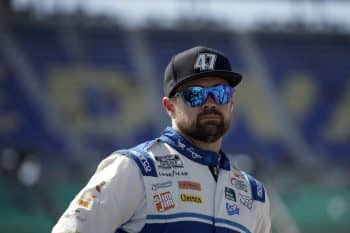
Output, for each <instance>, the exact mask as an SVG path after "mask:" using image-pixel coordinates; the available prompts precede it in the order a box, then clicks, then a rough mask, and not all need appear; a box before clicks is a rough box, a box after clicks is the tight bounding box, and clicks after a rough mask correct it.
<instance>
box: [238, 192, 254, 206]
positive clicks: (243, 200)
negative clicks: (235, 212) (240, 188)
mask: <svg viewBox="0 0 350 233" xmlns="http://www.w3.org/2000/svg"><path fill="white" fill-rule="evenodd" d="M238 198H239V202H240V203H241V204H242V205H244V206H246V207H247V208H248V209H251V208H252V207H253V199H252V198H250V197H248V196H245V195H242V194H239V197H238Z"/></svg>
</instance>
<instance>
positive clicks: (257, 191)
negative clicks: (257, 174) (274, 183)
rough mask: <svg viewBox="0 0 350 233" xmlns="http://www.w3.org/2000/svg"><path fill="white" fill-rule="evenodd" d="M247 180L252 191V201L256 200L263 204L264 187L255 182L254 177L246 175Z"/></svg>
mask: <svg viewBox="0 0 350 233" xmlns="http://www.w3.org/2000/svg"><path fill="white" fill-rule="evenodd" d="M246 175H247V177H248V179H249V183H250V187H251V190H252V197H253V200H257V201H260V202H265V188H264V185H263V184H262V183H261V182H260V181H258V180H256V179H255V178H254V177H252V176H250V175H248V174H246Z"/></svg>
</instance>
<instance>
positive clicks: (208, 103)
mask: <svg viewBox="0 0 350 233" xmlns="http://www.w3.org/2000/svg"><path fill="white" fill-rule="evenodd" d="M203 107H204V108H215V107H216V102H215V100H214V98H213V97H212V96H211V95H210V94H209V95H208V97H207V99H206V100H205V102H204V104H203Z"/></svg>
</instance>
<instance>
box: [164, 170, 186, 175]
mask: <svg viewBox="0 0 350 233" xmlns="http://www.w3.org/2000/svg"><path fill="white" fill-rule="evenodd" d="M158 175H159V176H168V177H173V176H188V172H186V171H175V170H172V171H170V172H162V171H160V172H158Z"/></svg>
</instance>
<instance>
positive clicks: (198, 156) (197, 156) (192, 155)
mask: <svg viewBox="0 0 350 233" xmlns="http://www.w3.org/2000/svg"><path fill="white" fill-rule="evenodd" d="M177 146H178V147H180V148H181V149H183V150H185V151H187V152H188V153H190V154H191V157H192V158H193V159H202V158H203V157H202V156H201V155H199V154H197V153H196V152H195V151H194V148H193V147H186V145H185V144H184V143H182V142H181V140H180V139H179V140H178V141H177Z"/></svg>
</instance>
